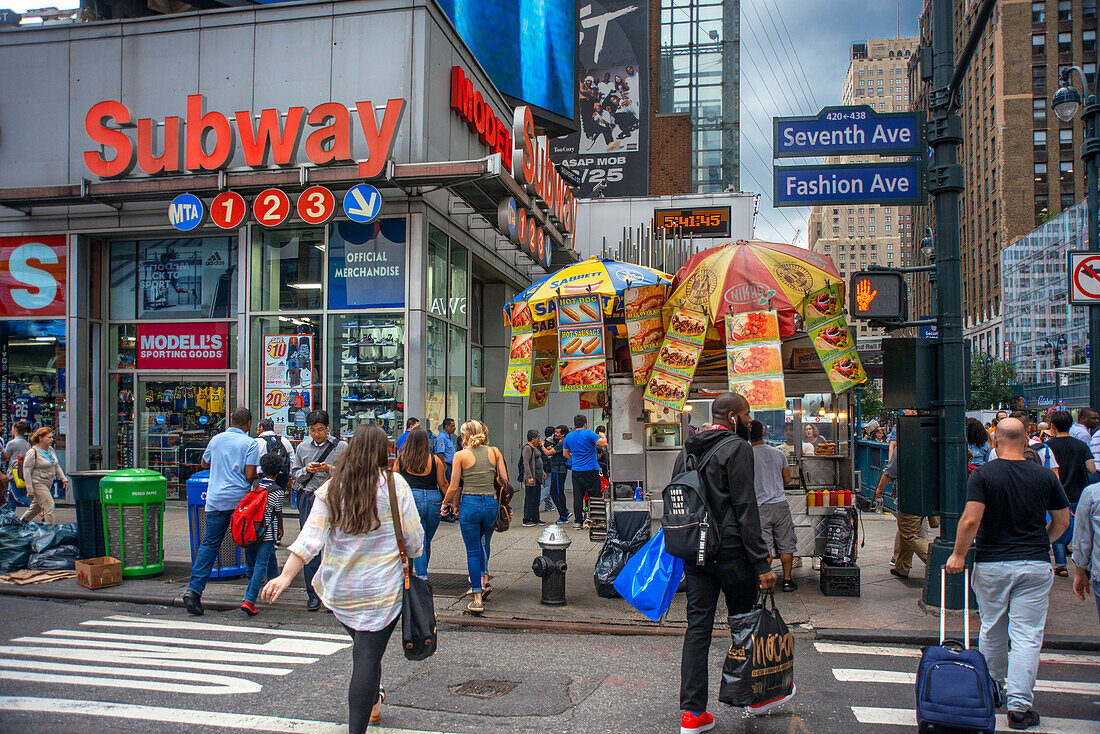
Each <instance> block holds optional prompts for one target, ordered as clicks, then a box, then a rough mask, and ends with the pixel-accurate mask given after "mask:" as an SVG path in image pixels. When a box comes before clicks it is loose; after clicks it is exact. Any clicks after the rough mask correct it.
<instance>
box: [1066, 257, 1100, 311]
mask: <svg viewBox="0 0 1100 734" xmlns="http://www.w3.org/2000/svg"><path fill="white" fill-rule="evenodd" d="M1066 260H1067V265H1068V269H1069V272H1068V278H1067V279H1068V281H1069V302H1070V304H1071V305H1073V306H1100V253H1096V252H1088V251H1087V250H1085V251H1077V252H1069V253H1066Z"/></svg>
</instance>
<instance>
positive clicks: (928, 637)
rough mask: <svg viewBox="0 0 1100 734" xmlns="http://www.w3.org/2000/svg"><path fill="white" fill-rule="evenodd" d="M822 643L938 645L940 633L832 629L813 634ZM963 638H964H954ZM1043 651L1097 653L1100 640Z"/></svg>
mask: <svg viewBox="0 0 1100 734" xmlns="http://www.w3.org/2000/svg"><path fill="white" fill-rule="evenodd" d="M814 631H815V633H816V638H817V639H819V640H829V641H831V642H864V643H887V644H894V645H919V646H922V647H923V646H925V645H937V644H939V640H940V637H939V633H937V632H931V631H927V632H926V631H921V630H855V629H835V628H834V629H830V628H822V629H817V630H814ZM953 637H959V638H961V635H957V636H953ZM971 639H972V642H971V646H972V647H977V644H978V642H977V640H978V638H977V635H974V636H972V638H971ZM1043 649H1044V650H1068V651H1072V652H1097V651H1100V637H1085V636H1080V637H1076V636H1072V635H1045V636H1044V637H1043Z"/></svg>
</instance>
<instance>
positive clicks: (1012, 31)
mask: <svg viewBox="0 0 1100 734" xmlns="http://www.w3.org/2000/svg"><path fill="white" fill-rule="evenodd" d="M978 6H979V3H976V2H972V1H971V2H967V1H965V0H957V1H956V2H955V53H956V56H957V54H958V53H959V52H960V51H961V50H962V47H963V46H964V45H965V44H966V39H967V37H968V36H969V33H970V26H971V24H972V23H973V20H974V15H975V14H976V12H977V9H978ZM930 20H931V19H930V5H929V3H927V2H926V3H925V8H924V12H923V13H922V15H921V18H920V36H921V38H922V39H923V42H924V43H927V42H928V38H929V31H930ZM1070 66H1079V67H1081V68H1082V69H1083V70H1084V71H1085V73H1086V74H1087V76H1088V77H1089V85H1090V87H1091V85H1092V84H1093V81H1094V79H1095V75H1096V0H1045V1H1043V2H1032V1H1031V0H1002V2H1000V3H998V4H997V6H996V8H995V9H994V11H993V14H992V16H991V17H990V20H989V23H988V25H987V26H986V29H985V31H984V33H983V34H982V38H981V42H980V43H979V44H978V48H977V50H976V51H975V54H974V58H973V60H972V61H971V63H970V68H969V70H968V71H967V73H966V77H965V79H964V81H963V85H962V88H961V90H960V95H961V100H962V108H961V110H960V115H961V117H962V122H963V136H964V139H963V144H962V149H961V151H960V158H959V160H960V162H961V163H962V165H963V170H964V174H963V175H964V182H965V187H966V188H965V190H964V191H963V193H962V196H961V199H960V231H959V235H960V240H961V250H962V278H963V315H964V326H965V333H966V336H967V337H968V338H970V339H972V340H973V342H974V348H975V349H979V350H981V351H984V352H987V353H989V354H994V355H997V356H1000V357H1003V356H1005V354H1006V353H1007V350H1008V344H1007V342H1006V339H1005V334H1004V328H1003V319H1002V314H1003V312H1002V304H1001V282H1002V278H1001V273H1000V252H1001V251H1002V250H1003V249H1004V248H1005V247H1007V246H1008V245H1010V244H1011V243H1012V242H1014V241H1015V240H1017V239H1019V238H1020V237H1022V236H1023V235H1025V234H1027V233H1028V232H1030V231H1031V230H1033V229H1034V228H1035V227H1036V226H1038V225H1039V224H1041V223H1042V222H1043V221H1045V220H1046V219H1048V218H1050V217H1052V216H1054V215H1055V214H1057V213H1058V212H1060V211H1064V210H1066V209H1068V208H1069V207H1071V206H1072V205H1073V204H1074V203H1075V202H1077V201H1079V200H1081V199H1082V198H1084V196H1085V182H1084V175H1083V173H1084V171H1083V166H1082V164H1081V162H1080V159H1079V155H1080V148H1081V142H1082V136H1083V125H1082V123H1081V120H1080V117H1078V118H1077V119H1075V120H1073V121H1071V122H1068V123H1063V122H1061V121H1060V120H1059V119H1058V118H1057V117H1056V116H1055V115H1054V114H1053V113H1052V112H1051V111H1050V97H1051V95H1053V93H1054V91H1055V90H1056V89H1057V88H1058V86H1059V75H1060V71H1061V70H1062V69H1066V68H1068V67H1070ZM930 73H931V70H930V69H929V70H922V69H921V68H920V64H919V63H917V59H916V56H914V57H913V58H912V59H911V61H910V64H909V77H910V84H909V88H910V92H911V96H912V104H913V106H914V107H915V108H918V109H927V99H928V83H929V81H930V79H926V78H924V76H923V75H924V74H930ZM931 219H932V217H931V205H930V204H929V205H928V206H925V207H916V208H914V226H913V227H912V229H911V232H912V234H911V236H910V238H909V240H908V243H907V245H908V248H909V254H910V256H911V258H912V259H913V260H914V262H915V264H925V263H927V262H928V261H927V260H926V259H924V257H923V256H922V255H921V254H920V253H919V247H920V240H921V237H922V236H923V232H924V227H925V226H930V225H931V224H932V221H931ZM915 290H916V292H915V296H914V299H911V300H913V301H914V302H915V304H916V305H915V309H916V310H917V311H919V312H921V313H933V312H934V305H933V304H932V302H931V290H930V288H929V286H928V282H927V279H920V280H918V284H917V287H916V289H915ZM1059 297H1060V296H1059Z"/></svg>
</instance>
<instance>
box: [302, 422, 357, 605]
mask: <svg viewBox="0 0 1100 734" xmlns="http://www.w3.org/2000/svg"><path fill="white" fill-rule="evenodd" d="M306 426H307V427H308V429H309V438H308V439H307V440H305V441H302V442H301V443H300V444H298V450H297V452H296V453H295V460H296V463H295V466H294V467H293V468H292V469H291V473H292V474H293V476H294V480H295V481H296V482H297V483H298V496H297V499H296V504H297V506H298V527H302V528H304V527H305V526H306V521H307V520H308V519H309V513H310V510H312V509H313V493H314V492H315V491H317V488H318V487H320V486H321V485H322V484H324V483H325V482H327V481H328V478H329V473H330V472H331V471H332V465H333V464H335V463H336V459H337V458H338V457H339V456H340V454H342V453H344V450H345V449H347V447H348V445H347V443H345V442H344V441H341V440H340V439H338V438H334V437H332V436H330V435H329V433H328V412H327V411H324V410H314V411H312V412H311V413H310V414H309V415H308V416H306ZM320 566H321V555H320V554H318V555H316V556H314V557H313V560H312V561H310V562H309V563H307V564H306V565H305V566H303V567H302V576H303V577H304V578H305V582H306V595H307V596H308V597H309V599H308V601H307V602H306V609H308V610H309V611H311V612H316V611H317V610H318V609H320V608H321V597H319V596H317V592H316V591H314V590H313V576H314V575H315V574H316V573H317V569H318V568H319V567H320Z"/></svg>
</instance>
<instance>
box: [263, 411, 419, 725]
mask: <svg viewBox="0 0 1100 734" xmlns="http://www.w3.org/2000/svg"><path fill="white" fill-rule="evenodd" d="M391 483H392V485H393V486H394V487H395V488H396V493H397V502H398V512H399V513H400V519H401V529H402V531H403V535H404V536H405V537H404V541H405V551H406V555H407V556H408V557H409V558H410V559H411V558H415V557H417V556H419V555H420V553H421V551H422V549H423V545H424V530H423V528H422V526H421V524H420V516H419V515H418V514H417V511H416V502H415V500H414V499H413V495H412V490H410V489H409V485H408V483H407V482H406V481H405V480H404V479H403V478H402V477H401V476H400V475H397V474H394V473H393V472H391V471H390V469H389V438H388V437H387V436H386V434H385V432H384V431H383V430H382V429H381V428H379V427H378V426H360V427H359V428H357V429H356V430H355V433H354V434H353V435H352V437H351V440H350V441H348V448H347V450H346V451H345V452H344V453H343V454H341V456H340V458H339V459H337V460H336V466H335V467H333V470H332V478H331V479H329V481H327V482H325V483H324V484H323V485H321V487H320V488H318V489H317V492H316V494H315V496H314V503H313V509H312V511H310V513H309V520H308V521H307V522H306V524H305V526H304V527H303V528H302V530H301V531H300V532H299V533H298V539H297V540H296V541H294V544H293V545H291V546H290V548H289V549H288V550H289V551H290V557H289V558H288V559H287V562H286V565H285V566H284V567H283V572H282V573H281V574H280V575H279V577H278V578H275V579H272V580H271V581H268V582H267V585H266V586H265V587H264V590H263V599H264V600H265V601H268V602H274V601H275V600H276V599H278V598H279V595H280V594H282V593H283V592H284V591H285V590H286V588H287V587H288V586H290V582H291V581H292V580H293V579H294V578H295V577H296V576H297V575H298V572H299V571H301V570H302V566H304V565H305V564H306V563H307V562H309V560H310V559H312V558H313V557H314V556H315V555H317V553H319V552H320V551H321V550H322V549H323V550H324V556H323V557H322V560H321V567H320V568H319V569H318V570H317V575H316V576H314V577H313V587H314V589H315V590H316V591H317V594H318V595H319V596H320V597H321V602H322V603H323V604H324V605H325V606H326V607H328V608H329V609H331V610H332V613H333V614H334V615H335V617H336V619H338V620H339V621H340V623H341V624H343V625H344V629H346V630H347V631H348V634H349V635H351V637H352V640H353V641H354V642H353V645H352V653H351V654H352V673H351V685H350V686H349V688H348V710H349V717H348V728H349V732H350V734H362V732H364V731H365V730H366V728H367V724H368V721H369V720H370V717H371V711H372V709H373V708H374V706H375V703H376V702H377V701H378V697H379V682H380V680H381V678H382V655H383V653H385V651H386V645H387V643H388V642H389V639H390V635H391V634H392V633H393V629H394V627H395V626H396V624H397V619H398V617H399V616H400V614H401V594H402V591H403V590H404V586H405V584H404V579H405V577H404V571H403V568H402V563H401V554H400V551H399V550H398V547H397V536H396V535H395V534H394V526H393V515H392V514H391V513H392V511H393V508H392V507H391V504H390V493H389V487H390V486H391Z"/></svg>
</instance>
